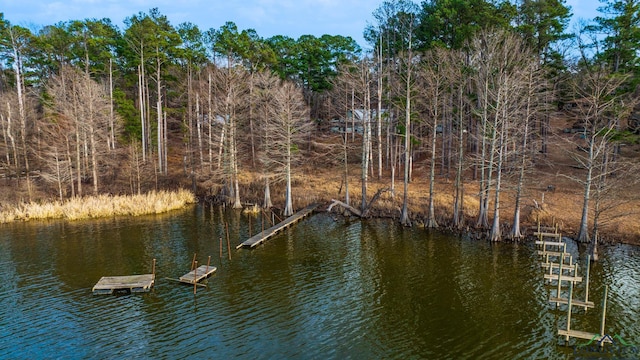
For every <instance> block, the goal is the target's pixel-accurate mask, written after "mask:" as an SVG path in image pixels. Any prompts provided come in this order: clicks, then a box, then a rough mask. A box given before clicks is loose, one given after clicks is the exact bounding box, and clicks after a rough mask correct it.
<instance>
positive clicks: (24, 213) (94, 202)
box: [0, 189, 196, 223]
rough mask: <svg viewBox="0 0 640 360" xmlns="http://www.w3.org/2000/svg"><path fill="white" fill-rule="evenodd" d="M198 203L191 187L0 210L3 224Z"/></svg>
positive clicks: (150, 210) (140, 212) (154, 210)
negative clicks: (189, 188)
mask: <svg viewBox="0 0 640 360" xmlns="http://www.w3.org/2000/svg"><path fill="white" fill-rule="evenodd" d="M195 202H196V198H195V195H194V194H193V193H192V192H190V191H188V190H184V189H181V190H177V191H158V192H156V191H153V192H150V193H147V194H142V195H133V196H110V195H98V196H87V197H83V198H74V199H70V200H67V201H65V202H53V203H43V204H39V203H28V204H20V205H18V206H15V207H13V208H9V209H6V210H4V211H2V212H0V223H7V222H12V221H27V220H34V219H67V220H79V219H88V218H100V217H110V216H119V215H125V216H138V215H144V214H160V213H163V212H167V211H171V210H175V209H180V208H182V207H184V206H185V205H187V204H192V203H195Z"/></svg>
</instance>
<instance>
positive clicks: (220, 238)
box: [218, 237, 222, 264]
mask: <svg viewBox="0 0 640 360" xmlns="http://www.w3.org/2000/svg"><path fill="white" fill-rule="evenodd" d="M218 239H219V240H220V241H219V242H220V264H222V237H219V238H218Z"/></svg>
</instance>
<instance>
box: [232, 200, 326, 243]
mask: <svg viewBox="0 0 640 360" xmlns="http://www.w3.org/2000/svg"><path fill="white" fill-rule="evenodd" d="M318 206H319V205H318V204H313V205H309V206H307V207H306V208H304V209H302V210H300V211H298V212H297V213H295V214H293V215H291V216H290V217H288V218H286V219H284V220H283V221H282V222H280V223H278V224H276V225H274V226H272V227H270V228H268V229H265V230H263V231H262V232H260V233H258V234H256V235H254V236H252V237H250V238H249V239H247V240H245V241H244V242H242V243H241V244H239V245H238V246H236V249H240V248H242V247H244V248H254V247H256V246H258V245H260V244H262V243H263V242H265V241H267V240H268V239H270V238H271V237H273V236H274V235H276V234H278V233H279V232H280V231H282V230H284V229H286V228H288V227H289V226H291V225H293V224H295V223H297V222H298V221H300V220H302V219H304V218H305V217H307V216H309V215H310V214H311V213H312V212H313V211H314V210H315V209H316V208H317V207H318Z"/></svg>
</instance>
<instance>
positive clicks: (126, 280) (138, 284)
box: [91, 259, 156, 295]
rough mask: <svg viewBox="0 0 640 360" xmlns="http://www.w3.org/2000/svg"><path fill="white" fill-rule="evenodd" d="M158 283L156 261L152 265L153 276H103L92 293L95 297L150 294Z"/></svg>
mask: <svg viewBox="0 0 640 360" xmlns="http://www.w3.org/2000/svg"><path fill="white" fill-rule="evenodd" d="M155 281H156V259H153V263H152V265H151V274H142V275H125V276H103V277H101V278H100V280H98V282H97V283H96V284H95V285H94V286H93V288H92V289H91V292H93V294H94V295H103V294H104V295H111V294H114V293H116V294H117V293H124V294H131V293H141V292H148V291H149V290H151V288H152V287H153V284H154V283H155Z"/></svg>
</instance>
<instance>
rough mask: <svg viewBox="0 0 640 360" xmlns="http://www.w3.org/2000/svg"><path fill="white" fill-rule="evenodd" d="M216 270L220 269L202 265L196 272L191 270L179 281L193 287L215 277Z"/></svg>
mask: <svg viewBox="0 0 640 360" xmlns="http://www.w3.org/2000/svg"><path fill="white" fill-rule="evenodd" d="M216 270H218V268H217V267H215V266H209V265H201V266H199V267H197V268H196V269H195V270H191V271H190V272H188V273H186V274H184V275H182V276H180V278H179V279H178V280H179V281H180V282H183V283H185V284H191V285H193V284H195V283H198V282H200V281H202V280H204V279H206V278H208V277H209V276H211V275H213V273H214V272H216Z"/></svg>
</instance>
